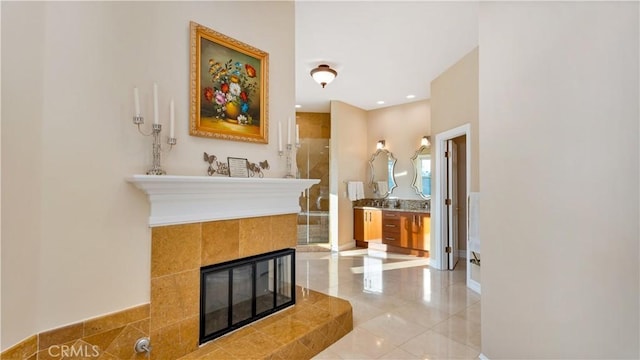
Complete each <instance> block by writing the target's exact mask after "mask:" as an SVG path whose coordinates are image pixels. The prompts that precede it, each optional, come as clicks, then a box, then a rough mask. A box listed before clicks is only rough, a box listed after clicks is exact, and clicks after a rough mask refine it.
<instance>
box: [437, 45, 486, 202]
mask: <svg viewBox="0 0 640 360" xmlns="http://www.w3.org/2000/svg"><path fill="white" fill-rule="evenodd" d="M478 82H479V79H478V48H475V49H474V50H472V51H471V52H469V53H468V54H466V55H465V56H463V57H462V58H461V59H460V60H458V62H456V63H455V64H453V65H451V67H449V68H448V69H447V70H445V71H444V72H443V73H442V74H441V75H440V76H438V77H437V78H435V79H434V80H433V81H432V82H431V134H433V137H432V139H433V138H435V136H436V135H438V134H439V133H441V132H444V131H447V130H451V129H455V128H457V127H459V126H462V125H465V124H470V125H471V138H470V139H467V142H468V143H469V142H470V143H471V159H470V161H471V184H470V189H471V191H474V192H475V191H480V180H479V179H480V177H479V166H478V161H479V160H478V159H479V153H480V150H479V149H480V147H479V142H478V139H479V137H478V104H479V96H478ZM432 155H433V154H432ZM468 160H469V159H468ZM431 166H432V170H433V168H434V166H435V165H434V162H432V163H431ZM431 182H432V185H431V187H432V188H435V187H436V186H438V185H437V176H436V177H433V179H432V180H431Z"/></svg>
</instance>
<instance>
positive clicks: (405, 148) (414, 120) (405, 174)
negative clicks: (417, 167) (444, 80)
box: [365, 100, 431, 200]
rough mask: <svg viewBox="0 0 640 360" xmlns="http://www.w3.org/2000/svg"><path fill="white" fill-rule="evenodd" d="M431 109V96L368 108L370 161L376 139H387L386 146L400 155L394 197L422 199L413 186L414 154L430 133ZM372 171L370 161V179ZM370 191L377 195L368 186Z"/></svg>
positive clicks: (367, 192)
mask: <svg viewBox="0 0 640 360" xmlns="http://www.w3.org/2000/svg"><path fill="white" fill-rule="evenodd" d="M430 130H431V109H430V106H429V101H428V100H423V101H415V102H412V103H408V104H404V105H397V106H389V107H386V108H382V109H377V110H371V111H369V112H367V144H366V146H367V156H368V157H367V164H368V161H369V160H370V159H371V156H372V155H373V154H374V153H375V152H376V142H377V141H378V140H385V148H386V149H387V150H389V151H390V152H391V153H392V154H393V156H394V157H395V158H396V159H397V161H396V166H395V171H394V173H395V179H396V184H397V185H398V187H397V188H395V189H394V190H393V193H392V194H391V195H390V196H391V197H397V198H399V199H414V200H416V199H417V200H420V199H422V198H421V197H420V196H418V194H416V192H415V190H414V189H413V188H412V187H411V184H412V183H413V177H414V175H415V173H414V168H413V164H412V161H411V157H412V156H414V155H415V153H416V150H418V148H420V140H421V139H422V137H423V136H425V135H430ZM370 177H371V171H370V168H369V166H368V165H367V181H366V184H368V183H369V180H370ZM365 189H366V195H367V196H368V197H374V194H373V192H372V189H371V187H369V186H366V187H365Z"/></svg>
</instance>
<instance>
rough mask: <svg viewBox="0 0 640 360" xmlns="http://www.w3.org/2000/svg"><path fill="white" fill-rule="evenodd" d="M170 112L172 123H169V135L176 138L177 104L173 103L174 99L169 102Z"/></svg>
mask: <svg viewBox="0 0 640 360" xmlns="http://www.w3.org/2000/svg"><path fill="white" fill-rule="evenodd" d="M169 112H170V119H171V121H170V123H169V137H170V138H174V137H175V134H174V131H173V129H174V127H175V121H176V109H175V105H174V104H173V99H171V103H170V104H169Z"/></svg>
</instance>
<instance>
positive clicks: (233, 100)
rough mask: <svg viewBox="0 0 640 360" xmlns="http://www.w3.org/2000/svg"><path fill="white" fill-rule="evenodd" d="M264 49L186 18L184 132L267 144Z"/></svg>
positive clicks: (266, 69)
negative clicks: (188, 40)
mask: <svg viewBox="0 0 640 360" xmlns="http://www.w3.org/2000/svg"><path fill="white" fill-rule="evenodd" d="M267 78H268V54H267V53H266V52H264V51H261V50H258V49H256V48H254V47H252V46H250V45H247V44H244V43H242V42H240V41H238V40H235V39H232V38H230V37H228V36H225V35H222V34H220V33H218V32H216V31H213V30H211V29H209V28H206V27H204V26H202V25H199V24H196V23H194V22H191V101H190V112H191V114H190V115H191V116H190V124H189V134H191V135H195V136H203V137H212V138H219V139H225V140H235V141H249V142H259V143H267V142H268V141H267V139H268V133H267V129H268V119H267V114H268V112H267V91H268V84H267Z"/></svg>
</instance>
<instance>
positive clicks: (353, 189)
mask: <svg viewBox="0 0 640 360" xmlns="http://www.w3.org/2000/svg"><path fill="white" fill-rule="evenodd" d="M357 193H358V184H357V182H356V181H349V182H347V196H348V197H349V200H351V201H356V200H358V196H357Z"/></svg>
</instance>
